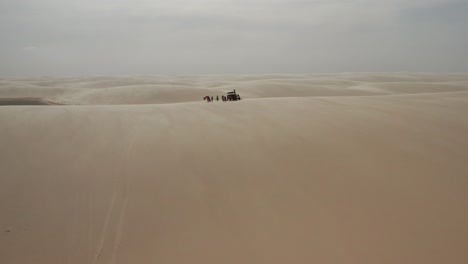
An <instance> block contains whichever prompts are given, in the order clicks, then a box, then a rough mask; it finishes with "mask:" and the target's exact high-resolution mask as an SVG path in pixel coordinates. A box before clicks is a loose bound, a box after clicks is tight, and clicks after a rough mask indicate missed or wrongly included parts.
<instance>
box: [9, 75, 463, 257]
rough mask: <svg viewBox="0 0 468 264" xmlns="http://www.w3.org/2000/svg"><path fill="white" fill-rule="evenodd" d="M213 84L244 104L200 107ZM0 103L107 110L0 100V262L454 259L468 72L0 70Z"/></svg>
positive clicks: (459, 245) (459, 247) (459, 239)
mask: <svg viewBox="0 0 468 264" xmlns="http://www.w3.org/2000/svg"><path fill="white" fill-rule="evenodd" d="M172 89H173V90H172ZM229 89H236V91H238V92H240V94H241V96H242V97H244V98H245V100H242V101H240V102H228V103H222V102H217V103H206V102H203V101H202V100H201V97H200V95H205V94H207V95H208V93H210V94H209V95H216V94H219V95H221V91H228V90H229ZM210 91H211V92H210ZM0 97H9V98H12V97H17V98H21V97H41V98H42V99H44V100H50V101H53V102H57V103H66V102H68V103H73V104H122V105H88V106H2V107H0V124H1V125H0V147H1V150H2V151H1V152H0V231H1V232H0V263H8V264H16V263H18V264H19V263H21V264H24V263H31V264H32V263H34V264H42V263H44V264H46V263H47V264H63V263H134V264H138V263H161V264H163V263H208V264H210V263H213V264H214V263H216V264H218V263H236V264H238V263H255V264H257V263H321V264H328V263H330V264H331V263H333V264H336V263H356V264H365V263H369V264H375V263H395V264H402V263H411V264H414V263H421V264H428V263H429V264H431V263H434V264H436V263H437V264H440V263H450V264H453V263H456V264H458V263H460V264H461V263H463V264H464V263H468V75H463V74H459V75H455V74H454V75H429V74H403V73H402V74H339V75H331V74H321V75H319V74H317V75H265V76H236V75H226V76H198V77H190V76H187V77H184V76H180V77H151V76H140V77H93V78H91V77H88V78H84V77H83V78H63V79H53V78H48V79H47V78H42V79H16V80H11V79H0ZM126 99H128V102H127V103H129V104H134V105H124V104H125V103H126V102H125V101H126ZM141 103H145V104H146V105H137V104H141ZM150 103H153V104H150ZM156 103H159V104H156Z"/></svg>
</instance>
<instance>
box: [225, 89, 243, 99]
mask: <svg viewBox="0 0 468 264" xmlns="http://www.w3.org/2000/svg"><path fill="white" fill-rule="evenodd" d="M240 99H241V98H240V95H239V94H237V93H236V90H234V91H233V92H228V93H227V100H228V101H238V100H240Z"/></svg>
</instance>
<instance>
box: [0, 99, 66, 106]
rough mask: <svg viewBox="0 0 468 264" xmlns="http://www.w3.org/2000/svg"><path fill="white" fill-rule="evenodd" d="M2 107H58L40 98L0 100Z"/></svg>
mask: <svg viewBox="0 0 468 264" xmlns="http://www.w3.org/2000/svg"><path fill="white" fill-rule="evenodd" d="M2 105H59V104H57V103H54V102H50V101H47V100H43V99H41V98H0V106H2Z"/></svg>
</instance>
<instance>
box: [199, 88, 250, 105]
mask: <svg viewBox="0 0 468 264" xmlns="http://www.w3.org/2000/svg"><path fill="white" fill-rule="evenodd" d="M240 99H241V98H240V95H238V94H236V90H234V91H232V92H228V93H227V96H224V95H221V100H222V101H223V102H227V101H238V100H240ZM203 100H206V101H207V102H208V103H209V102H214V100H216V101H219V96H218V95H216V99H215V98H213V96H208V95H207V96H205V97H203Z"/></svg>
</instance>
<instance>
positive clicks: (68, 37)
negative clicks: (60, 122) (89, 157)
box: [0, 0, 468, 77]
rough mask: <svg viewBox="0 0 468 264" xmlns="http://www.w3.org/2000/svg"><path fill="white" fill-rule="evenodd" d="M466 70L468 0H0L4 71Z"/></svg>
mask: <svg viewBox="0 0 468 264" xmlns="http://www.w3.org/2000/svg"><path fill="white" fill-rule="evenodd" d="M401 71H409V72H443V73H445V72H468V0H170V1H161V0H79V1H78V0H0V76H5V77H10V76H13V77H16V76H70V75H73V76H77V75H135V74H136V75H137V74H155V75H181V74H194V75H196V74H263V73H322V72H401Z"/></svg>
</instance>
